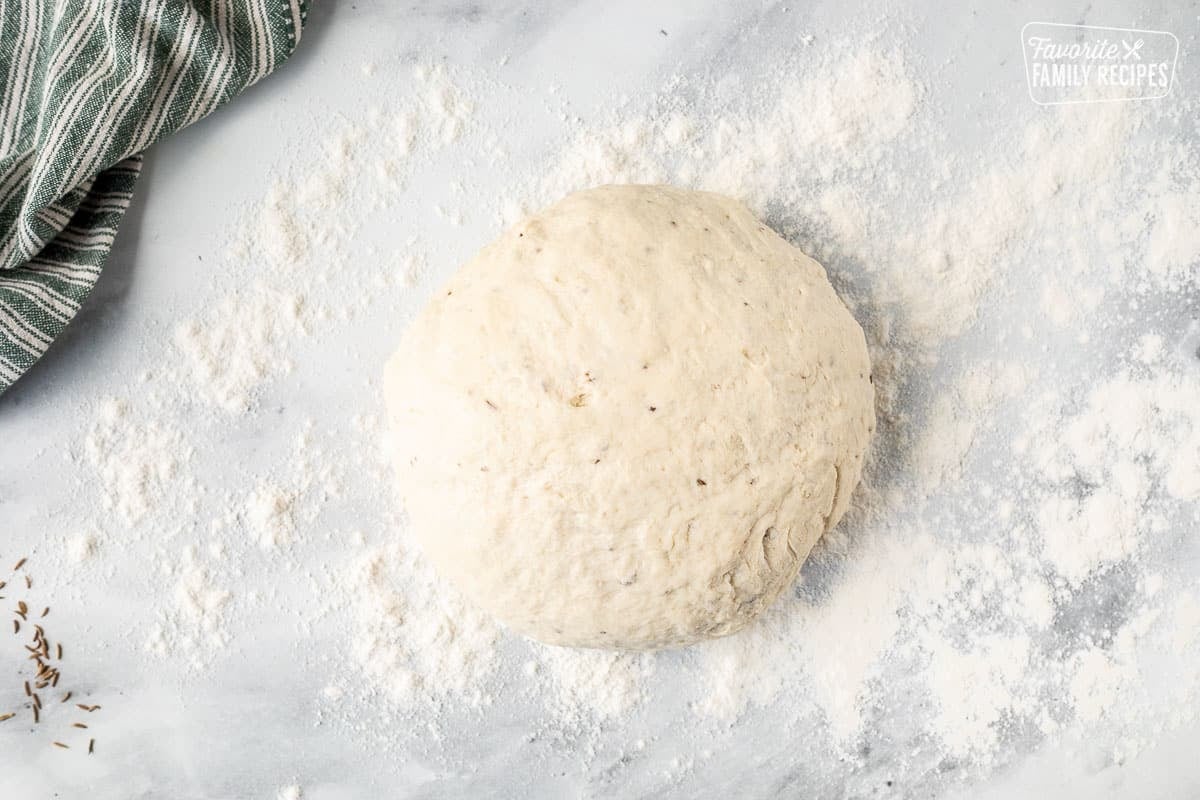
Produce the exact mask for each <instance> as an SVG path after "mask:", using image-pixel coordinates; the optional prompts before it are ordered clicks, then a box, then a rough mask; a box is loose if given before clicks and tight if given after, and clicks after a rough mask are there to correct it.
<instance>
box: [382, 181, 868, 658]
mask: <svg viewBox="0 0 1200 800" xmlns="http://www.w3.org/2000/svg"><path fill="white" fill-rule="evenodd" d="M385 393H386V400H387V405H388V413H389V418H390V426H391V430H392V436H393V440H394V443H393V446H394V450H395V452H394V455H395V461H396V466H397V469H398V472H399V483H400V489H401V494H402V496H403V500H404V504H405V506H406V508H407V510H408V514H409V517H410V520H411V524H412V529H413V531H414V532H415V533H416V535H417V537H418V539H419V541H420V542H421V545H422V547H423V549H424V550H425V552H426V554H427V555H428V556H429V558H430V559H431V560H432V562H433V564H434V565H435V567H436V568H437V569H438V570H439V571H440V572H441V573H442V574H443V575H445V576H447V577H449V578H450V579H451V580H452V581H453V582H454V583H455V584H456V585H457V586H458V588H459V589H461V590H462V591H463V592H464V593H465V594H466V595H467V596H468V597H469V598H470V599H471V600H473V601H474V602H475V603H476V604H478V605H479V606H481V607H482V608H484V609H486V610H487V611H489V612H491V613H492V614H493V615H495V616H496V617H498V618H499V619H500V620H501V621H503V622H504V623H506V624H507V625H508V626H509V627H511V628H513V629H515V630H517V631H520V632H521V633H525V634H528V635H529V636H532V637H534V638H535V639H540V640H541V641H543V642H547V643H551V644H561V645H576V646H583V647H613V648H623V649H650V648H659V647H670V646H680V645H686V644H689V643H691V642H695V641H697V640H700V639H704V638H706V637H715V636H723V635H725V634H728V633H732V632H734V631H736V630H738V629H739V628H741V627H743V626H745V625H746V624H747V623H748V622H750V621H751V620H752V619H754V617H755V616H756V615H758V614H759V613H761V612H762V611H763V609H765V608H766V607H767V606H768V605H769V604H770V603H771V602H772V601H773V600H774V599H775V598H776V597H777V596H778V595H779V593H780V592H781V591H783V589H785V588H786V587H788V586H789V585H790V584H791V583H792V581H793V580H794V578H795V576H796V573H797V571H798V570H799V569H800V565H801V564H802V563H803V561H804V559H805V557H806V556H807V555H808V552H809V551H810V550H811V549H812V547H813V545H814V544H815V543H816V541H817V539H819V538H820V536H821V534H822V533H824V532H825V531H827V530H829V529H830V528H831V527H832V526H833V525H834V524H836V523H837V521H838V519H839V518H840V517H841V516H842V513H843V512H844V511H845V510H846V506H847V503H848V501H849V497H850V493H851V491H852V490H853V489H854V487H855V485H857V483H858V480H859V476H860V475H861V473H862V463H863V455H864V452H865V450H866V448H867V442H868V440H869V438H870V435H871V431H872V429H873V427H874V420H875V417H874V393H873V391H872V387H871V380H870V362H869V359H868V356H867V347H866V342H865V339H864V337H863V331H862V328H860V327H859V325H858V323H857V322H855V320H854V318H853V317H852V316H851V315H850V313H849V312H848V311H847V310H846V307H845V306H844V305H843V304H842V302H841V301H840V300H839V299H838V296H837V294H836V293H835V292H834V290H833V287H832V286H830V284H829V281H828V279H827V278H826V276H825V271H824V270H823V269H822V268H821V265H819V264H818V263H817V262H815V261H813V260H812V259H811V258H809V257H808V256H806V255H804V254H803V253H802V252H800V251H799V250H797V249H796V248H794V247H792V246H791V245H789V244H788V243H787V242H785V241H784V240H783V239H781V238H780V237H779V236H777V235H776V234H775V233H774V232H772V231H771V230H770V229H768V228H767V227H766V226H765V225H763V224H762V223H761V222H759V221H758V220H757V219H755V218H754V216H753V215H752V214H750V212H749V211H748V210H747V209H746V208H745V207H744V206H742V205H741V204H740V203H738V202H736V201H735V200H731V199H729V198H727V197H723V196H721V195H716V194H709V193H705V192H693V191H686V190H683V189H676V188H672V187H667V186H604V187H600V188H596V189H590V190H587V191H582V192H578V193H576V194H572V195H570V196H569V197H567V198H566V199H564V200H562V201H561V202H559V203H557V204H556V205H553V206H551V207H550V208H548V209H546V210H545V211H542V212H541V213H539V214H535V215H533V216H531V217H529V218H528V219H526V220H525V221H523V222H521V223H520V224H518V225H517V226H516V227H515V228H513V229H512V230H510V231H508V232H507V233H505V234H504V235H503V236H501V237H500V239H498V240H497V241H496V242H494V243H492V244H491V245H489V246H487V247H485V248H484V249H483V251H482V252H480V253H479V255H478V256H476V257H475V258H474V259H473V260H472V261H471V262H470V263H468V264H467V265H466V266H464V267H463V268H462V269H461V270H459V272H458V274H457V275H455V276H454V278H453V279H451V281H450V282H449V283H448V284H447V285H446V286H445V287H444V288H443V289H442V290H441V291H440V292H439V293H438V295H437V297H436V298H435V299H434V300H433V301H432V302H431V303H430V304H429V306H428V307H427V308H426V309H425V310H424V312H423V313H422V314H421V315H420V317H419V318H418V319H417V320H416V321H415V322H414V323H413V325H412V327H411V328H409V330H408V332H407V333H406V334H405V335H404V337H403V340H402V341H401V343H400V346H399V349H398V350H397V351H396V353H395V355H394V356H393V357H392V359H391V361H390V362H389V364H388V367H387V374H386V386H385Z"/></svg>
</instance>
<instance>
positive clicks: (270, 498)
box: [245, 483, 296, 550]
mask: <svg viewBox="0 0 1200 800" xmlns="http://www.w3.org/2000/svg"><path fill="white" fill-rule="evenodd" d="M295 502H296V496H295V495H294V494H292V493H290V492H287V491H285V490H283V489H280V488H279V487H278V486H273V485H271V484H268V483H260V484H259V485H258V487H257V488H256V489H255V490H254V492H253V493H252V494H251V495H250V497H249V498H248V499H247V500H246V508H245V520H246V527H247V528H248V529H249V531H250V536H251V537H252V538H254V540H255V541H257V542H258V544H259V546H260V547H262V548H263V549H264V550H270V549H272V548H276V547H282V546H283V545H286V544H288V543H289V542H291V540H292V536H293V535H294V534H295V530H296V520H295V517H294V511H293V506H294V505H295Z"/></svg>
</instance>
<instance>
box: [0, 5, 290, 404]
mask: <svg viewBox="0 0 1200 800" xmlns="http://www.w3.org/2000/svg"><path fill="white" fill-rule="evenodd" d="M307 5H308V3H307V0H82V1H81V2H68V0H0V393H3V392H4V391H5V390H6V389H7V388H8V387H9V386H11V385H12V383H13V382H14V381H16V380H17V378H19V377H20V376H21V375H22V374H23V373H24V372H25V371H26V370H27V369H28V368H29V367H30V366H31V365H32V364H33V363H34V362H35V361H36V360H37V359H38V358H39V357H40V356H41V355H42V353H44V352H45V351H46V348H48V347H49V346H50V344H51V343H52V342H53V341H54V339H55V337H56V336H58V335H59V334H60V333H61V332H62V330H63V328H65V327H66V325H67V323H69V322H70V321H71V318H72V317H74V316H75V313H76V312H77V311H78V310H79V307H80V304H81V303H82V302H83V301H84V299H85V298H86V297H87V295H88V292H89V291H90V290H91V288H92V286H93V285H94V284H95V283H96V279H97V278H98V277H99V275H100V269H101V267H102V266H103V264H104V259H105V257H106V256H107V255H108V251H109V250H110V249H111V247H112V243H113V239H114V237H115V236H116V233H117V226H118V225H119V224H120V222H121V218H122V216H123V215H124V213H125V209H126V208H127V207H128V206H129V200H130V198H131V197H132V196H133V188H134V184H135V183H136V182H137V176H138V172H139V171H140V169H141V163H142V155H141V154H142V151H143V150H145V149H146V148H147V147H148V146H149V145H151V144H153V143H154V142H155V141H157V140H159V139H161V138H162V137H164V136H166V135H168V134H170V133H173V132H174V131H177V130H179V129H180V128H182V127H184V126H185V125H189V124H191V123H193V122H195V121H196V120H198V119H200V118H201V117H203V116H205V115H206V114H209V113H210V112H212V111H213V109H215V108H216V107H217V106H219V105H221V104H222V103H224V102H226V101H227V100H229V99H230V98H232V97H234V96H236V95H237V94H238V93H240V92H241V91H242V90H243V89H245V88H246V87H247V86H249V85H250V84H252V83H254V82H255V81H257V80H259V79H260V78H262V77H263V76H265V75H267V74H268V73H269V72H271V71H272V70H273V69H275V67H277V66H279V64H281V63H283V61H284V60H285V59H287V57H288V56H289V55H291V53H292V51H293V50H294V49H295V47H296V44H297V43H298V42H299V41H300V34H301V31H302V29H303V26H304V20H305V17H306V15H307Z"/></svg>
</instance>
